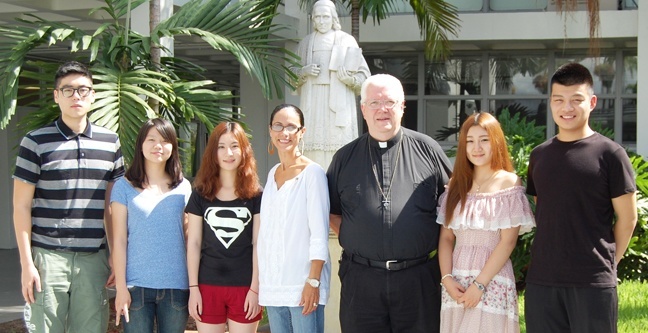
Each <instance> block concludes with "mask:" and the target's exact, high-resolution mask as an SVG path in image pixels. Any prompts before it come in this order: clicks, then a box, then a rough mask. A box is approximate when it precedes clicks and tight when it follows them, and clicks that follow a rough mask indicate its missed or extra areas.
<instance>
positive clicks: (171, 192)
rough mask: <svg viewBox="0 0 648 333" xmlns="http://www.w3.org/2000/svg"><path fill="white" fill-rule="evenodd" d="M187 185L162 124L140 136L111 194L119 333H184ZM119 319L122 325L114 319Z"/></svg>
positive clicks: (150, 125) (154, 122)
mask: <svg viewBox="0 0 648 333" xmlns="http://www.w3.org/2000/svg"><path fill="white" fill-rule="evenodd" d="M190 194H191V185H190V184H189V182H188V181H187V180H186V179H185V178H184V177H183V176H182V167H181V166H180V158H179V155H178V139H177V136H176V132H175V129H174V128H173V125H172V124H171V123H170V122H169V121H167V120H164V119H151V120H148V121H147V122H146V123H144V125H142V127H141V128H140V131H139V134H138V135H137V140H136V144H135V154H134V156H133V162H132V164H131V166H130V168H129V169H128V170H127V171H126V175H125V177H124V178H121V179H119V180H118V181H117V182H116V183H115V186H114V187H113V190H112V194H111V198H110V201H111V204H110V205H111V208H112V225H113V235H114V236H113V237H114V244H113V247H112V251H113V261H114V267H115V283H116V289H117V295H116V297H115V309H116V312H117V318H116V320H115V322H116V324H117V325H119V323H120V322H123V323H124V332H126V333H129V332H133V333H148V332H153V331H154V325H155V326H156V328H157V332H160V333H181V332H184V330H185V326H186V324H187V318H188V311H187V302H188V299H189V292H188V287H189V285H188V277H187V269H186V258H185V237H184V235H185V221H186V219H185V214H184V208H185V205H186V203H187V200H188V199H189V195H190ZM122 316H123V319H122V318H121V317H122Z"/></svg>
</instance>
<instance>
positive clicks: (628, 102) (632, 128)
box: [621, 98, 637, 144]
mask: <svg viewBox="0 0 648 333" xmlns="http://www.w3.org/2000/svg"><path fill="white" fill-rule="evenodd" d="M622 103H623V117H622V119H623V132H622V133H621V141H622V142H623V143H630V144H635V143H637V99H636V98H628V99H623V101H622Z"/></svg>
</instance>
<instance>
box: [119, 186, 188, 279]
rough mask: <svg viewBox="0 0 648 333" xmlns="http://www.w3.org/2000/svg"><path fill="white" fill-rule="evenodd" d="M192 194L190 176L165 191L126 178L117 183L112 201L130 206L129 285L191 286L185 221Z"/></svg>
mask: <svg viewBox="0 0 648 333" xmlns="http://www.w3.org/2000/svg"><path fill="white" fill-rule="evenodd" d="M190 195H191V184H190V183H189V181H188V180H186V179H184V180H183V181H182V182H181V183H180V184H179V185H178V186H177V187H176V188H174V189H172V190H171V191H169V192H167V193H165V194H163V195H147V194H145V193H141V192H140V191H138V190H137V189H135V188H134V187H133V185H131V184H130V183H129V182H128V181H127V180H126V179H125V178H121V179H119V180H118V181H117V182H116V183H115V186H114V187H113V190H112V194H111V197H110V202H119V203H121V204H122V205H124V206H126V207H127V208H128V219H127V223H128V250H127V252H126V285H127V286H129V287H131V286H138V287H144V288H151V289H188V288H189V285H188V283H189V277H188V276H187V257H186V252H185V251H186V250H185V238H184V229H183V222H184V208H185V205H186V203H187V201H188V200H189V196H190Z"/></svg>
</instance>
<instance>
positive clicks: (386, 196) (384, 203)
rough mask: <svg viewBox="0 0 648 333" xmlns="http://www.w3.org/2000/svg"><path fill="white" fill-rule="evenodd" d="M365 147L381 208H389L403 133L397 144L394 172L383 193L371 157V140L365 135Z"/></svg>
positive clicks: (401, 147)
mask: <svg viewBox="0 0 648 333" xmlns="http://www.w3.org/2000/svg"><path fill="white" fill-rule="evenodd" d="M367 147H368V148H369V159H370V160H371V170H373V174H374V177H375V178H376V184H377V185H378V190H380V194H381V195H382V199H383V200H382V207H383V208H387V206H389V203H390V201H389V195H390V194H391V190H392V187H393V185H394V176H396V168H398V160H399V159H400V155H401V150H402V149H403V132H401V135H400V141H399V142H398V152H397V153H396V162H395V163H394V170H393V171H392V176H391V179H390V180H389V187H388V188H387V192H385V191H383V188H382V185H381V184H380V179H378V171H377V170H376V163H374V161H373V155H372V154H371V140H370V136H369V135H367Z"/></svg>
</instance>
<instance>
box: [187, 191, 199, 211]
mask: <svg viewBox="0 0 648 333" xmlns="http://www.w3.org/2000/svg"><path fill="white" fill-rule="evenodd" d="M185 212H186V213H189V214H194V215H196V216H202V215H203V209H202V197H201V196H200V194H198V192H196V190H194V191H193V192H191V196H190V197H189V202H187V207H186V208H185Z"/></svg>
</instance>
